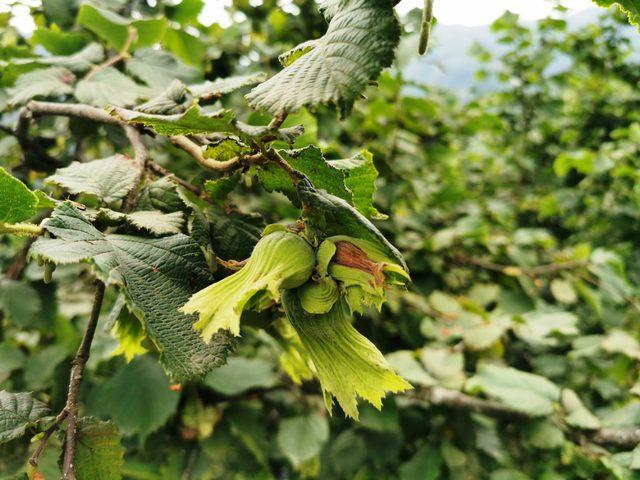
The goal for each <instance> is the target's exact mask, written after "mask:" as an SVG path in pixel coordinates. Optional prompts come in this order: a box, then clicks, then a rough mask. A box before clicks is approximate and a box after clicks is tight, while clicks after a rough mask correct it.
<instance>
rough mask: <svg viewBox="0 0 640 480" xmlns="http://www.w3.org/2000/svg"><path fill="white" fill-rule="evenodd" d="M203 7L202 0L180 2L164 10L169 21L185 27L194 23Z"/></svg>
mask: <svg viewBox="0 0 640 480" xmlns="http://www.w3.org/2000/svg"><path fill="white" fill-rule="evenodd" d="M203 7H204V1H203V0H182V1H181V2H180V3H178V4H177V5H167V6H166V7H165V9H166V12H167V17H169V18H170V19H171V20H173V21H174V22H178V23H181V24H182V25H187V24H190V23H195V22H196V20H197V19H198V15H199V14H200V12H201V11H202V8H203Z"/></svg>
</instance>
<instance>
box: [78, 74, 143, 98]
mask: <svg viewBox="0 0 640 480" xmlns="http://www.w3.org/2000/svg"><path fill="white" fill-rule="evenodd" d="M151 94H152V92H151V90H150V89H149V88H147V87H143V86H142V85H138V84H137V83H136V82H134V81H133V80H132V79H131V78H129V77H127V76H126V75H124V74H123V73H121V72H120V71H119V70H117V69H115V68H113V67H109V68H105V69H104V70H101V71H99V72H97V73H96V74H95V75H93V76H92V77H91V78H89V79H84V80H80V81H79V82H78V84H77V85H76V91H75V96H76V98H77V99H78V100H79V101H80V102H82V103H88V104H90V105H95V106H97V107H104V106H106V105H118V106H121V107H128V106H130V105H135V104H136V103H138V100H140V99H141V98H148V97H149V96H151Z"/></svg>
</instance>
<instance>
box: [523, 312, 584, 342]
mask: <svg viewBox="0 0 640 480" xmlns="http://www.w3.org/2000/svg"><path fill="white" fill-rule="evenodd" d="M521 318H522V323H516V325H515V326H514V331H515V332H516V334H517V335H518V336H519V337H520V338H522V339H523V340H526V341H527V342H531V343H534V344H535V343H539V344H544V345H555V344H557V343H558V341H557V340H556V339H555V338H552V336H553V335H577V334H578V328H577V324H578V317H576V316H575V315H574V314H573V313H570V312H542V311H539V310H532V311H531V312H527V313H525V314H523V315H522V317H521Z"/></svg>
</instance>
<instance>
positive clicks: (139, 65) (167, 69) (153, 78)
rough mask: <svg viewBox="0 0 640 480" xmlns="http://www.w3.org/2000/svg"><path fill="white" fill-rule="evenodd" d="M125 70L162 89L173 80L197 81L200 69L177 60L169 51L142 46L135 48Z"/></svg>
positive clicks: (200, 76)
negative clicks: (141, 47) (139, 48)
mask: <svg viewBox="0 0 640 480" xmlns="http://www.w3.org/2000/svg"><path fill="white" fill-rule="evenodd" d="M127 71H128V72H129V73H130V74H132V75H133V76H134V77H137V78H138V79H140V80H142V81H143V82H145V83H146V84H147V85H149V86H150V87H151V88H153V89H154V90H156V91H162V90H164V89H166V88H168V87H169V85H171V83H172V82H173V81H174V80H180V81H182V82H183V83H186V84H188V83H192V82H197V81H199V80H200V79H201V78H202V74H201V73H200V71H198V70H197V69H195V68H193V67H189V66H187V65H185V64H184V63H182V62H181V61H179V60H177V59H176V58H175V57H174V56H173V55H171V54H170V53H169V52H165V51H162V50H154V49H152V48H144V49H141V50H137V51H136V52H135V53H134V55H133V57H132V58H131V60H129V62H127Z"/></svg>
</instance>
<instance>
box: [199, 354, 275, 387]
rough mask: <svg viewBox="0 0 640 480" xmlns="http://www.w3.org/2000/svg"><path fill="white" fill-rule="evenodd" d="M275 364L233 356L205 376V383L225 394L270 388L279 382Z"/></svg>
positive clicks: (259, 359)
mask: <svg viewBox="0 0 640 480" xmlns="http://www.w3.org/2000/svg"><path fill="white" fill-rule="evenodd" d="M277 381H278V379H277V377H276V372H275V371H274V368H273V365H272V364H271V363H270V362H268V361H266V360H264V359H261V358H246V357H231V358H229V359H228V360H227V364H226V365H223V366H222V367H219V368H216V369H215V370H212V371H211V372H209V373H208V374H207V376H206V377H205V378H204V382H203V383H204V384H205V385H206V386H207V387H209V388H213V389H214V390H215V391H217V392H220V393H222V394H223V395H229V396H232V395H238V394H240V393H244V392H246V391H247V390H251V389H253V388H270V387H273V386H274V385H275V384H276V383H277Z"/></svg>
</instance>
